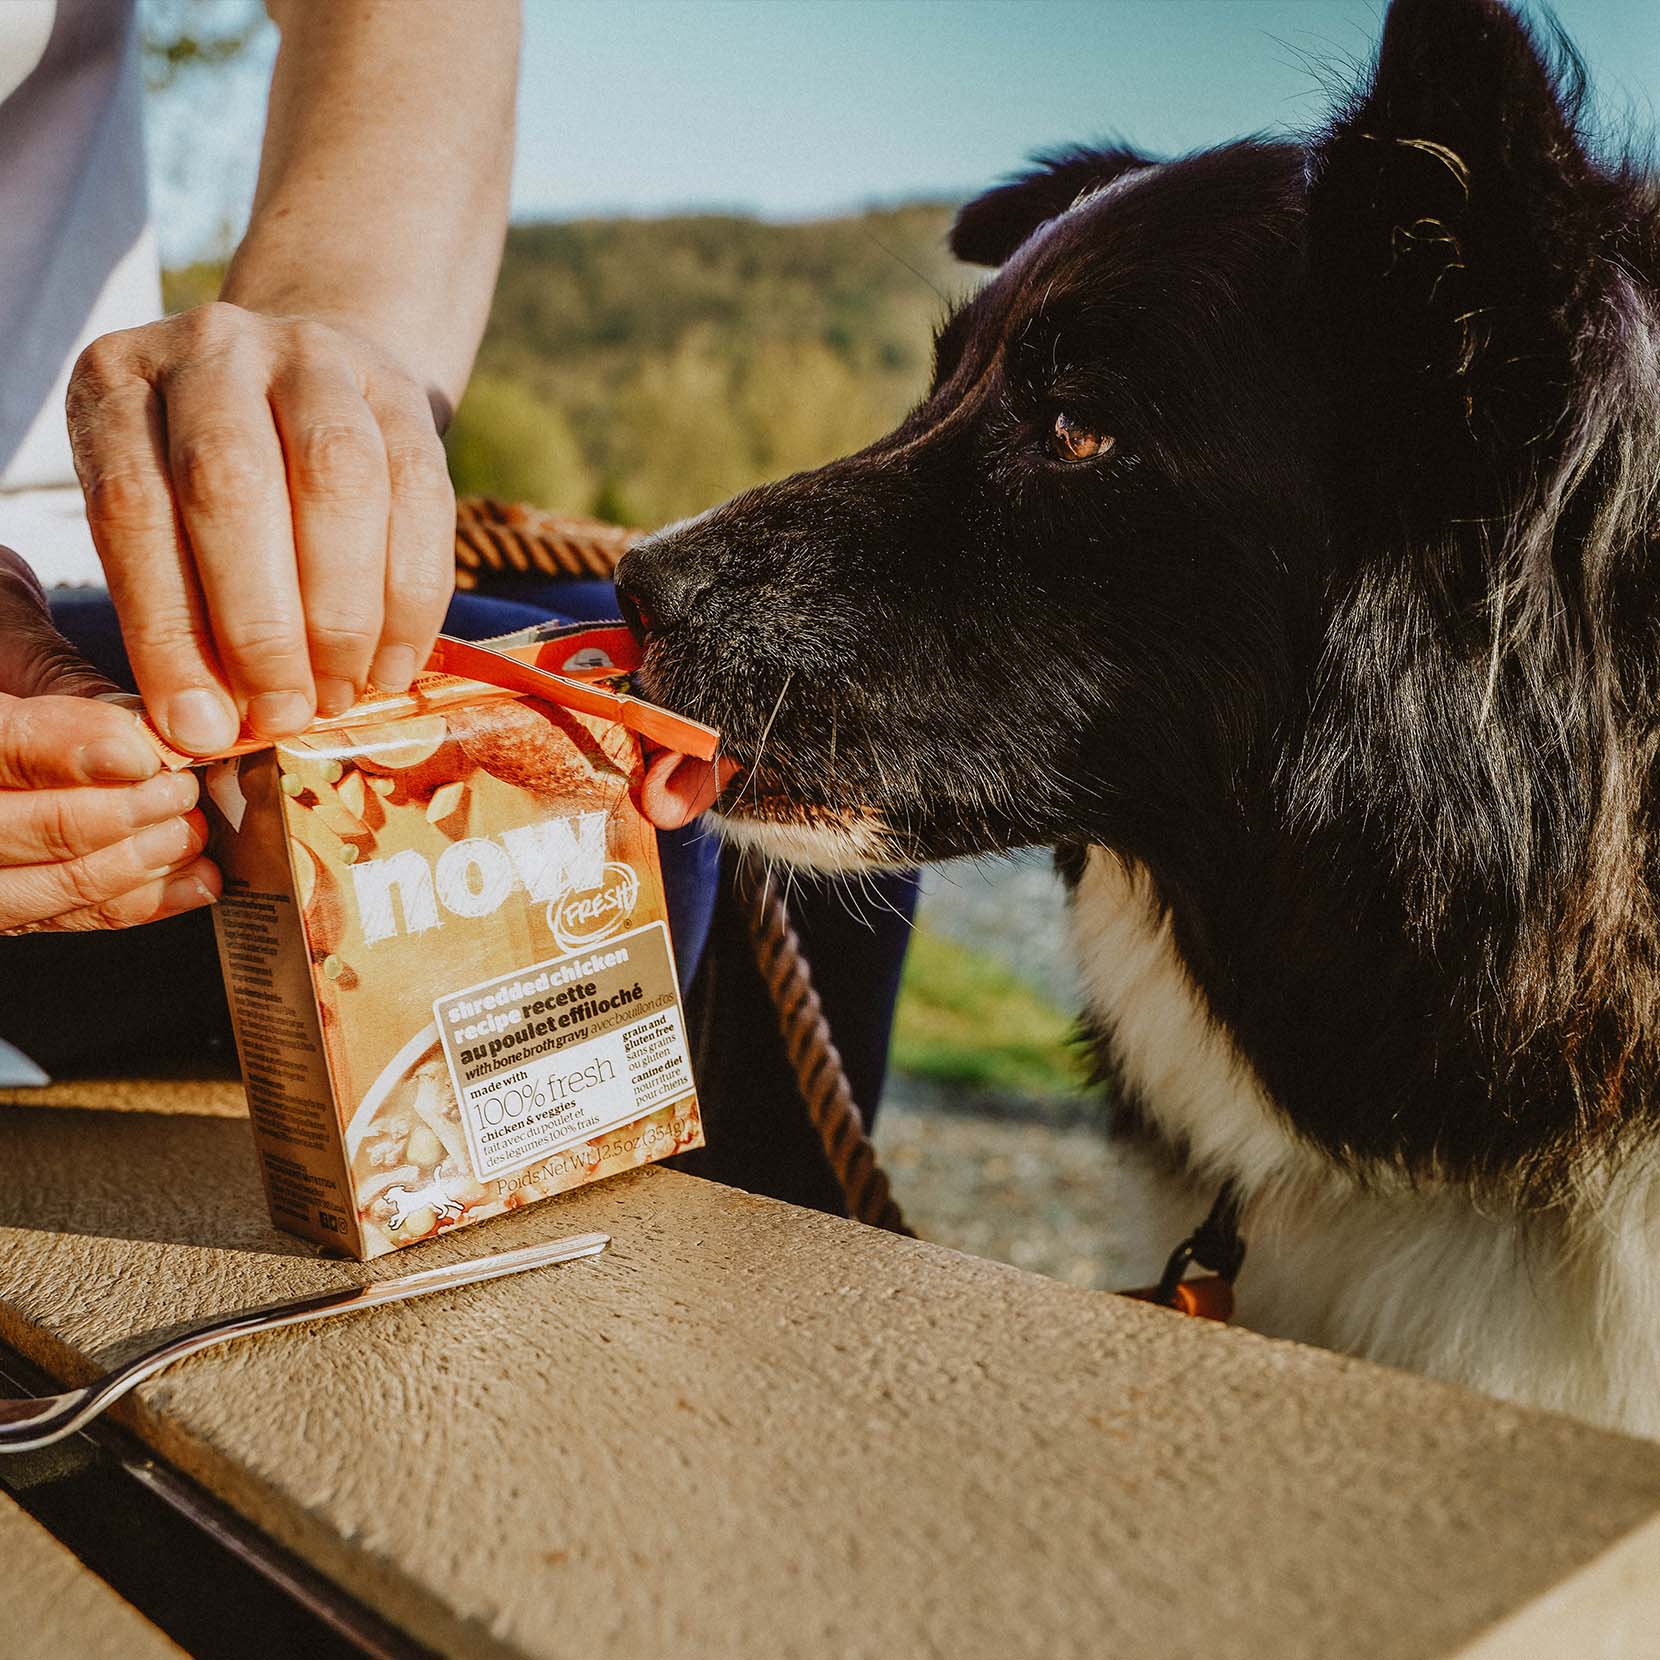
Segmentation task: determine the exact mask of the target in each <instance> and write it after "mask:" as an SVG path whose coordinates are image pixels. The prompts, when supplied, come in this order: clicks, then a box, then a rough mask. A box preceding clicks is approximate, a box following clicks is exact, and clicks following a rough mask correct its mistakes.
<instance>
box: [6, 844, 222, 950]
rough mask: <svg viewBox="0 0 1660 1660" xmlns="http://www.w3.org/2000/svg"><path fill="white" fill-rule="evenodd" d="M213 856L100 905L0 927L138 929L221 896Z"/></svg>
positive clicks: (9, 930)
mask: <svg viewBox="0 0 1660 1660" xmlns="http://www.w3.org/2000/svg"><path fill="white" fill-rule="evenodd" d="M222 885H223V884H222V881H221V878H220V875H219V872H218V870H217V869H216V868H215V866H214V864H213V861H212V860H211V859H192V860H188V861H187V862H186V863H184V864H183V865H181V866H179V868H178V869H176V870H172V871H169V872H168V873H167V874H166V875H163V876H157V877H152V878H151V879H150V880H148V881H145V882H141V883H140V884H139V885H138V886H137V887H136V888H131V889H129V890H128V891H127V892H126V893H123V894H119V895H117V897H115V898H114V899H108V900H105V901H103V902H102V903H101V904H97V905H87V906H83V907H82V908H81V909H79V910H74V911H66V912H64V913H63V914H62V915H61V916H55V917H51V918H48V919H47V920H45V921H41V922H27V923H18V924H16V925H14V926H11V927H4V926H0V934H44V933H82V932H91V931H92V930H94V929H107V928H135V927H137V926H138V925H139V924H140V923H144V922H164V921H165V920H166V919H167V918H168V917H170V916H181V915H183V914H184V912H186V911H194V910H197V909H199V908H200V907H201V906H203V905H211V904H213V903H214V901H215V900H216V899H218V897H219V894H220V890H221V887H222Z"/></svg>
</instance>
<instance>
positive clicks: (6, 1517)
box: [0, 1493, 184, 1660]
mask: <svg viewBox="0 0 1660 1660" xmlns="http://www.w3.org/2000/svg"><path fill="white" fill-rule="evenodd" d="M0 1562H3V1563H4V1564H5V1577H4V1588H3V1589H0V1618H3V1619H4V1622H5V1636H4V1637H3V1638H0V1651H3V1652H4V1653H5V1655H6V1657H7V1660H65V1656H68V1655H73V1656H74V1657H75V1660H180V1657H181V1656H182V1655H183V1654H184V1650H183V1649H181V1648H178V1647H177V1646H176V1645H175V1644H173V1643H172V1642H171V1641H169V1640H168V1638H167V1637H165V1636H164V1635H163V1634H162V1633H161V1632H159V1631H157V1630H156V1628H155V1627H154V1626H153V1625H151V1624H150V1622H149V1621H148V1620H147V1619H145V1618H144V1616H143V1615H142V1614H140V1613H139V1612H138V1610H137V1609H135V1608H133V1607H131V1606H130V1605H129V1604H127V1603H125V1602H123V1601H122V1600H121V1598H120V1597H119V1596H117V1595H116V1594H115V1592H114V1591H112V1590H111V1589H110V1588H109V1586H107V1585H106V1584H105V1583H104V1582H103V1580H101V1579H100V1578H99V1577H98V1576H97V1574H95V1573H94V1572H93V1571H92V1570H91V1569H90V1568H88V1567H87V1566H85V1564H84V1563H82V1562H81V1561H80V1560H79V1559H78V1558H77V1557H75V1556H73V1555H72V1554H71V1553H70V1552H69V1551H67V1550H65V1549H64V1547H63V1546H62V1545H60V1544H59V1543H58V1541H57V1540H56V1539H54V1538H53V1537H52V1535H51V1534H50V1533H48V1532H47V1531H46V1529H45V1528H43V1527H42V1526H41V1525H40V1524H39V1523H38V1522H37V1521H35V1519H34V1518H33V1517H32V1516H30V1515H29V1514H28V1513H27V1512H25V1511H23V1510H20V1509H19V1508H18V1507H17V1505H15V1504H13V1503H12V1501H11V1500H10V1499H9V1498H7V1497H6V1496H5V1495H4V1494H3V1493H0Z"/></svg>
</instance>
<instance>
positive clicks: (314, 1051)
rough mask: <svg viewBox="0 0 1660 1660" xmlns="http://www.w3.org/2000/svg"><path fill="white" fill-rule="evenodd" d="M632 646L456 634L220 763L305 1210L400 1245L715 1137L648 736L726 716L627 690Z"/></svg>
mask: <svg viewBox="0 0 1660 1660" xmlns="http://www.w3.org/2000/svg"><path fill="white" fill-rule="evenodd" d="M631 651H632V641H631V639H630V637H629V636H628V634H627V632H626V631H625V630H620V629H614V628H599V629H594V628H577V629H573V630H566V631H562V632H559V633H557V634H555V635H554V636H553V637H551V638H545V639H542V640H539V641H536V642H535V643H533V644H529V645H525V646H520V647H517V648H514V649H513V650H511V651H499V652H498V651H492V650H488V649H486V648H482V647H477V646H468V645H464V644H462V643H461V642H457V641H442V642H440V649H439V651H438V652H437V653H435V655H434V661H433V665H432V666H431V668H430V671H429V672H428V673H426V674H424V675H422V676H421V677H420V678H419V679H418V680H417V681H416V683H415V685H414V686H413V687H412V688H411V690H410V692H409V693H408V694H407V695H404V696H401V697H387V698H381V699H379V700H377V701H373V702H366V703H362V704H359V705H358V706H357V707H356V708H354V709H353V710H351V711H349V712H348V713H347V714H345V715H343V716H338V717H335V718H333V719H331V720H327V721H322V722H319V723H318V724H317V725H316V726H314V727H313V728H311V729H310V730H309V731H307V732H306V733H304V734H303V735H301V736H299V737H295V738H289V739H284V740H282V741H281V742H278V743H275V744H269V745H265V746H263V747H261V746H256V745H253V744H245V745H242V746H239V747H240V749H241V750H242V752H241V753H235V754H232V755H229V756H227V757H225V758H222V759H220V760H218V761H215V762H213V763H211V764H210V765H209V766H208V768H207V770H206V773H205V788H204V798H205V805H206V809H207V813H208V818H209V822H210V825H211V827H212V840H211V843H210V851H211V852H212V853H213V855H214V857H215V858H216V859H217V860H218V861H219V863H220V866H221V868H222V869H223V871H224V875H225V891H224V896H223V898H222V899H221V900H220V902H219V904H218V905H217V907H215V925H216V930H217V934H218V941H219V953H220V958H221V961H222V964H223V967H224V972H225V983H226V987H227V989H228V992H229V997H230V1007H231V1016H232V1020H233V1022H234V1025H235V1028H236V1041H237V1051H238V1055H239V1057H240V1060H241V1063H242V1075H243V1080H244V1083H245V1086H246V1089H247V1094H248V1108H249V1113H250V1116H251V1118H252V1122H253V1130H254V1140H255V1143H256V1146H257V1149H258V1155H259V1161H260V1168H261V1171H262V1174H263V1177H264V1181H265V1189H266V1194H267V1197H268V1199H269V1202H270V1207H271V1215H272V1217H273V1219H274V1220H275V1221H276V1222H277V1224H278V1225H279V1226H280V1227H283V1228H286V1229H288V1230H289V1231H290V1232H293V1233H297V1234H301V1235H304V1236H305V1237H307V1238H309V1239H313V1240H316V1241H318V1242H319V1243H321V1244H324V1245H327V1246H331V1247H334V1248H335V1249H337V1250H339V1251H343V1252H346V1253H349V1254H350V1255H352V1256H355V1257H359V1258H369V1257H376V1256H380V1255H382V1254H383V1253H385V1252H387V1251H392V1250H396V1249H398V1248H399V1247H400V1246H404V1245H410V1244H413V1243H415V1242H416V1241H418V1240H422V1239H426V1238H430V1237H431V1236H432V1235H433V1234H435V1233H437V1232H438V1231H439V1230H441V1229H448V1228H453V1227H460V1226H462V1225H464V1224H466V1223H468V1222H476V1221H479V1220H481V1219H482V1218H484V1217H487V1216H494V1215H496V1214H498V1213H499V1212H501V1211H506V1210H513V1209H516V1208H517V1207H519V1206H521V1205H525V1204H529V1203H531V1202H533V1201H534V1200H537V1199H541V1198H545V1197H547V1196H548V1195H549V1194H553V1193H561V1192H564V1191H565V1190H567V1189H569V1188H573V1187H577V1186H579V1185H581V1184H582V1183H584V1182H591V1181H596V1180H598V1179H600V1178H601V1177H604V1176H609V1175H612V1174H614V1173H615V1172H616V1171H619V1170H626V1169H630V1168H632V1167H633V1166H635V1165H638V1164H645V1163H648V1162H650V1161H652V1160H655V1159H660V1158H664V1157H666V1156H667V1155H669V1154H671V1153H676V1152H680V1151H682V1150H684V1149H686V1148H689V1147H696V1146H701V1145H702V1140H703V1136H702V1129H701V1125H700V1121H699V1117H698V1106H697V1097H696V1094H695V1092H694V1089H693V1084H692V1072H691V1063H690V1057H689V1055H688V1051H687V1041H686V1031H685V1024H684V1020H683V1017H682V1013H681V1007H680V997H679V991H678V987H677V985H676V979H675V968H674V958H673V954H672V951H671V948H670V941H669V930H668V923H667V920H666V917H665V914H664V903H663V886H662V879H661V876H660V873H659V869H658V862H657V845H656V836H655V832H654V831H653V830H652V829H651V827H650V826H649V825H648V824H647V823H646V822H645V821H644V820H643V819H642V818H641V817H640V815H639V813H638V811H637V810H636V808H635V805H634V802H633V800H632V798H631V795H630V787H631V785H633V784H636V783H637V781H638V775H639V769H640V766H641V754H640V748H639V744H638V741H637V739H636V737H635V734H634V731H631V730H630V727H633V728H635V729H646V730H650V731H652V732H653V733H654V735H657V736H659V737H661V738H663V739H665V740H666V741H668V742H670V743H671V744H673V745H674V746H675V747H678V748H682V749H687V750H690V751H691V752H694V753H695V752H698V751H699V749H701V750H702V752H703V753H705V754H706V755H707V754H708V753H711V752H712V740H713V738H714V734H713V733H711V732H709V731H708V729H707V728H700V727H697V726H696V724H695V723H691V722H683V721H680V720H678V718H677V717H674V716H670V715H668V714H667V713H666V712H664V711H661V710H656V709H652V708H651V707H650V706H649V705H644V704H641V703H639V702H638V700H635V699H632V698H630V697H628V696H627V695H626V693H623V692H621V690H620V684H621V682H620V679H619V677H618V676H617V673H616V670H617V667H618V665H619V663H620V664H623V665H626V664H627V662H628V661H630V656H629V654H630V653H631ZM446 670H457V671H459V672H445V671H446ZM625 722H626V724H625ZM162 747H163V748H165V746H162ZM168 753H169V755H170V758H171V759H172V760H174V761H175V762H181V761H183V760H184V758H183V757H177V756H172V755H171V752H168Z"/></svg>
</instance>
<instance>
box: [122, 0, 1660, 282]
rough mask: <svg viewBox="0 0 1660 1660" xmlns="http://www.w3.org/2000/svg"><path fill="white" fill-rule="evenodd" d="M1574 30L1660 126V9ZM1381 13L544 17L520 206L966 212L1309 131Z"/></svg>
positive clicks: (1277, 1)
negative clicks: (1054, 152)
mask: <svg viewBox="0 0 1660 1660" xmlns="http://www.w3.org/2000/svg"><path fill="white" fill-rule="evenodd" d="M406 3H412V4H413V3H421V4H440V3H445V4H448V3H464V0H406ZM1555 11H1556V13H1557V15H1558V16H1559V17H1560V19H1561V20H1562V22H1563V24H1564V25H1565V27H1566V28H1567V30H1568V33H1569V34H1570V36H1572V37H1573V38H1574V39H1575V40H1576V41H1577V43H1578V45H1579V46H1580V49H1581V50H1582V52H1583V53H1584V54H1585V56H1586V58H1587V59H1588V60H1589V63H1590V66H1591V70H1592V74H1593V77H1594V79H1595V81H1596V82H1597V85H1598V92H1599V107H1600V108H1601V109H1602V110H1603V111H1604V112H1605V113H1607V114H1609V115H1611V116H1612V117H1613V119H1614V120H1616V121H1624V120H1627V119H1629V118H1631V117H1633V116H1635V118H1636V120H1637V121H1638V122H1639V123H1641V124H1643V125H1649V126H1652V125H1654V124H1655V123H1656V110H1657V108H1660V0H1556V5H1555ZM1382 14H1383V4H1382V0H526V5H525V41H524V55H523V70H522V76H521V82H520V98H519V150H518V156H517V161H516V165H515V167H514V174H513V212H514V216H515V218H518V219H536V218H563V217H571V216H580V215H588V214H611V213H633V214H659V213H668V212H679V211H686V210H691V209H697V208H717V207H718V208H737V209H741V210H744V211H750V212H756V213H761V214H764V215H767V216H770V217H782V218H805V217H813V216H817V215H822V214H827V213H834V212H838V211H845V210H849V209H853V208H857V207H859V206H861V205H863V204H865V203H868V202H872V201H891V200H896V199H902V198H905V197H912V196H920V195H950V196H962V195H966V194H968V193H969V192H970V191H972V190H975V189H978V188H980V187H981V186H982V185H984V184H986V183H988V182H990V181H991V180H992V179H995V178H997V177H999V176H1000V175H1002V174H1003V173H1006V172H1008V171H1009V170H1010V169H1011V168H1013V167H1015V166H1016V165H1017V164H1018V163H1019V162H1020V160H1021V159H1022V158H1023V157H1024V156H1026V155H1027V154H1029V153H1030V152H1031V151H1033V150H1034V149H1038V148H1041V147H1043V146H1044V145H1047V144H1055V143H1064V142H1069V141H1074V140H1079V139H1087V138H1094V137H1100V136H1115V137H1116V136H1122V137H1124V138H1127V139H1128V140H1130V141H1131V142H1133V143H1135V144H1137V145H1138V146H1139V147H1141V148H1143V149H1147V150H1151V151H1153V152H1154V153H1164V154H1168V153H1173V152H1180V151H1183V150H1188V149H1193V148H1196V147H1199V146H1202V145H1205V144H1211V143H1216V142H1219V141H1221V140H1224V139H1228V138H1233V137H1237V136H1239V135H1240V134H1242V133H1247V132H1253V131H1259V130H1278V131H1286V130H1291V131H1296V130H1299V129H1306V128H1309V127H1311V126H1312V125H1314V124H1316V123H1317V122H1318V121H1319V119H1320V116H1321V113H1322V111H1323V110H1324V108H1325V106H1326V104H1327V101H1328V93H1327V90H1326V88H1327V85H1328V83H1329V81H1330V78H1331V77H1332V76H1334V75H1335V77H1336V78H1337V80H1338V81H1339V82H1340V83H1341V82H1346V81H1348V80H1350V79H1352V78H1353V77H1354V75H1355V74H1356V73H1357V72H1358V69H1357V66H1360V65H1363V64H1364V63H1365V62H1366V61H1367V59H1368V58H1369V55H1370V53H1371V50H1372V48H1373V45H1374V43H1375V40H1376V36H1377V33H1378V29H1379V27H1380V23H1381V18H1382ZM269 44H270V43H269V42H268V41H267V42H265V43H262V49H261V50H259V51H257V52H256V53H255V54H254V56H253V59H252V61H251V62H250V63H249V64H247V65H244V66H243V67H242V69H241V70H239V71H238V74H239V75H240V76H241V78H242V81H243V87H242V91H241V94H240V95H239V96H238V97H237V98H235V99H231V100H227V99H225V98H224V97H223V96H220V95H218V94H217V93H216V94H215V95H213V96H212V97H211V98H208V97H196V98H195V99H194V101H192V98H191V96H190V94H188V93H187V94H185V95H181V96H180V97H178V98H176V99H175V101H174V106H173V108H172V109H171V110H168V111H158V115H160V116H162V119H160V120H158V121H157V122H156V123H155V126H156V129H157V131H156V135H155V136H156V140H157V142H156V143H155V145H154V152H155V158H154V162H153V168H154V171H155V173H156V176H157V198H158V201H157V206H158V217H159V218H160V221H161V230H162V236H163V244H164V249H165V251H166V253H167V255H168V257H169V258H170V259H178V258H181V257H189V256H191V255H192V254H195V253H198V252H203V251H208V250H210V249H211V248H212V246H213V245H214V244H216V243H222V242H223V241H224V240H225V239H226V238H227V237H228V236H231V235H233V234H234V231H235V229H236V227H237V224H238V222H239V220H240V218H241V216H242V215H243V214H245V212H246V202H247V200H248V198H249V196H250V195H251V192H252V180H253V174H254V168H255V158H256V155H257V148H258V136H259V117H260V103H261V100H260V98H259V83H260V79H261V77H262V76H263V74H264V72H265V69H266V67H267V66H268V62H269ZM210 111H211V114H210V113H209V112H210ZM209 121H211V123H212V126H213V142H212V143H211V144H208V145H204V144H203V143H202V129H203V127H204V126H205V125H206V124H207V123H208V122H209Z"/></svg>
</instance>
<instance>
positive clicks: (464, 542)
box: [455, 496, 640, 591]
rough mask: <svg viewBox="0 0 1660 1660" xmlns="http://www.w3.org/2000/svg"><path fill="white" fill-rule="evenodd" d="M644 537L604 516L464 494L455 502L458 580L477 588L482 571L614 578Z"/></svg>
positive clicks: (458, 584)
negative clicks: (545, 509) (577, 514)
mask: <svg viewBox="0 0 1660 1660" xmlns="http://www.w3.org/2000/svg"><path fill="white" fill-rule="evenodd" d="M639 539H640V532H639V531H637V530H624V529H623V528H622V527H621V526H620V525H609V524H605V523H604V522H603V521H601V520H599V519H582V518H577V517H575V516H573V515H569V514H564V513H543V512H542V511H540V509H538V508H534V507H526V506H524V505H523V504H522V503H520V502H503V501H497V500H495V499H494V497H491V496H463V497H462V498H461V499H460V500H459V501H458V502H457V503H456V504H455V585H456V587H457V588H459V589H462V590H463V591H466V590H469V589H473V588H476V587H477V586H478V584H479V578H480V577H481V576H531V575H535V576H553V577H567V578H569V577H574V578H578V579H582V578H594V579H606V580H608V579H609V578H610V575H611V572H612V571H613V570H615V569H616V565H617V561H618V560H619V559H621V558H622V556H623V555H624V554H625V553H627V552H628V550H629V548H630V547H632V546H633V545H634V543H635V542H637V541H638V540H639Z"/></svg>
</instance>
